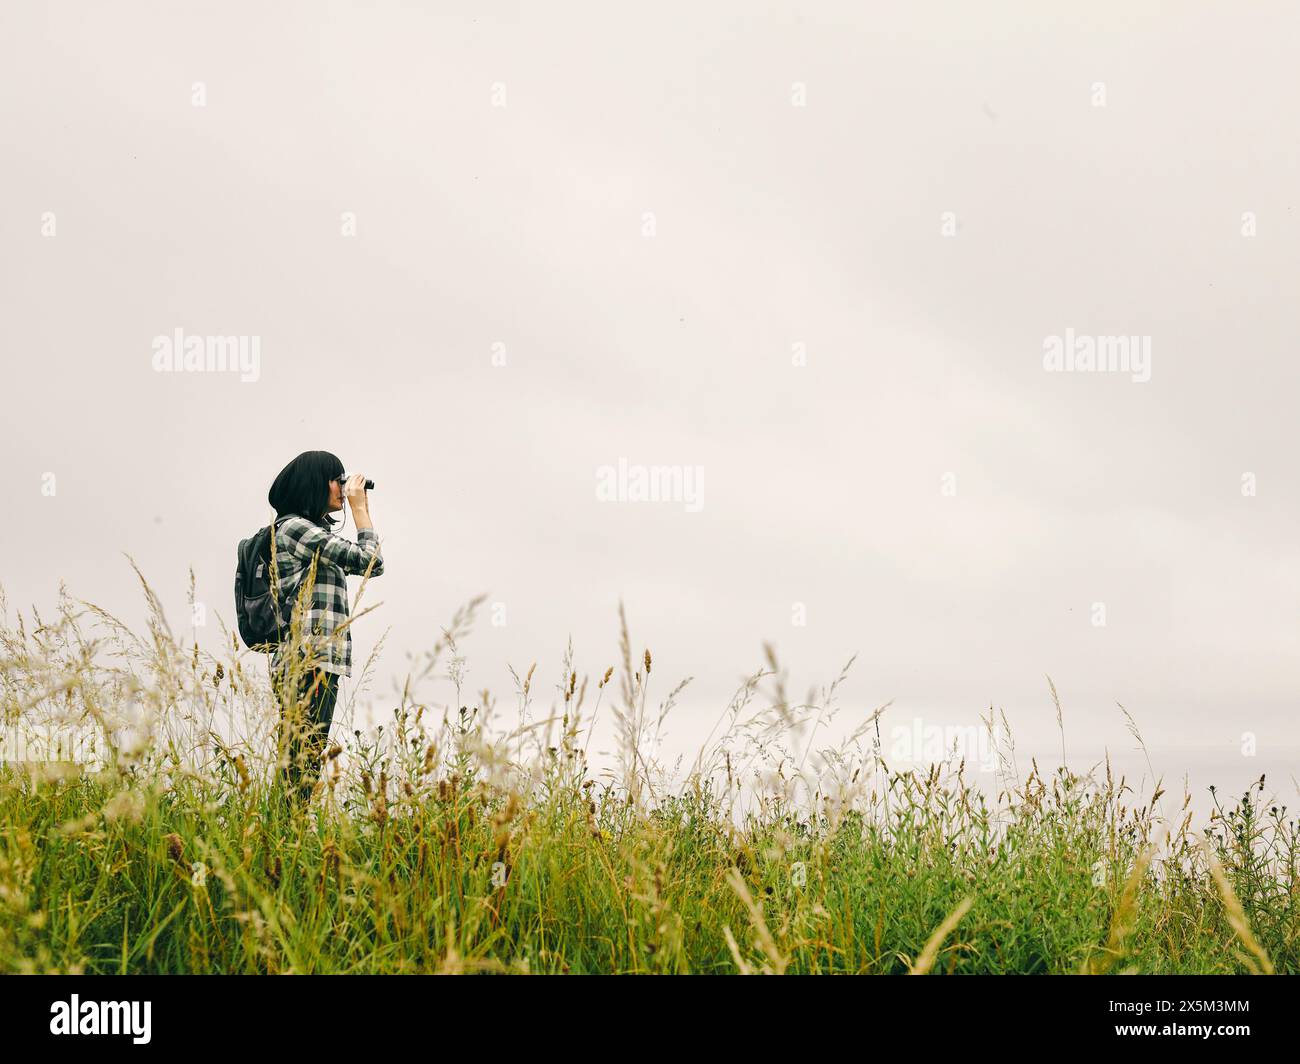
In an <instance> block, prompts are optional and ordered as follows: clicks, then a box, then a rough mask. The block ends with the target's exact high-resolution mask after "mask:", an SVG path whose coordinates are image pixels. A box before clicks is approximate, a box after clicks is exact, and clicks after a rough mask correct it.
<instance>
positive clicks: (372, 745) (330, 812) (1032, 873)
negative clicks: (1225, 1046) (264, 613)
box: [0, 587, 1300, 973]
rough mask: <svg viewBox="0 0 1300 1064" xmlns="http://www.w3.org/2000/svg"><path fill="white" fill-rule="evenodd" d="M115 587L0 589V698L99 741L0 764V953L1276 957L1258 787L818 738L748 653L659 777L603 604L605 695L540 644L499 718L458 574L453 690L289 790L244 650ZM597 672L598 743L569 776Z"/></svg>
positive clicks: (1293, 888) (442, 958)
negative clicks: (1177, 784) (543, 667)
mask: <svg viewBox="0 0 1300 1064" xmlns="http://www.w3.org/2000/svg"><path fill="white" fill-rule="evenodd" d="M146 594H147V595H148V597H149V602H150V606H151V620H150V624H149V631H148V632H147V633H146V634H144V635H136V634H134V633H131V632H130V631H129V630H128V629H127V628H126V627H125V626H124V625H121V624H120V622H117V621H116V620H115V619H113V618H112V617H111V616H109V615H108V614H106V613H105V612H104V611H102V610H99V609H98V608H96V607H92V606H89V604H84V603H82V604H79V605H80V607H84V608H79V607H78V604H77V603H76V602H75V601H74V600H69V599H66V597H65V599H64V600H63V602H62V606H61V610H60V617H59V619H58V620H57V621H55V622H53V623H49V624H46V623H43V622H40V620H39V618H37V619H36V622H35V624H34V625H33V626H31V627H30V628H29V627H28V625H26V624H25V623H24V622H23V620H22V618H19V619H18V621H17V623H16V624H14V625H11V624H10V623H9V620H8V615H7V613H6V614H5V615H4V621H3V625H2V626H0V639H3V655H4V658H3V673H2V674H0V675H2V676H3V686H2V687H0V697H2V698H3V707H4V711H5V719H6V722H7V723H8V725H9V726H10V727H15V726H26V725H29V724H31V723H32V722H33V721H36V720H38V719H39V720H40V721H42V722H44V723H47V724H48V723H49V722H50V721H51V720H54V719H55V717H54V716H52V715H53V714H56V713H61V714H63V715H64V718H66V719H71V720H72V721H75V722H76V723H77V724H78V726H80V727H83V728H89V729H91V730H92V731H94V732H95V733H96V735H97V737H98V739H99V740H100V743H101V747H102V749H103V751H104V759H103V767H102V768H101V769H99V770H97V771H93V772H92V771H86V772H81V773H72V774H67V775H65V776H61V775H60V774H59V773H58V772H56V771H54V770H53V769H52V768H49V767H47V768H46V769H44V770H36V771H27V770H25V769H22V768H15V767H13V766H9V767H6V768H5V769H4V770H3V771H0V970H3V971H6V972H84V973H112V972H122V973H139V972H162V973H185V972H223V973H240V972H248V973H254V972H256V973H279V972H302V973H306V972H358V973H361V972H365V973H374V972H476V971H496V972H534V973H536V972H573V973H577V972H583V973H623V972H638V973H669V972H683V973H685V972H695V973H701V972H710V973H723V972H742V971H743V972H751V971H752V972H785V973H795V972H800V973H847V972H852V973H904V972H908V971H909V970H912V969H916V970H920V971H930V972H933V973H1000V972H1014V973H1066V972H1069V973H1074V972H1081V971H1093V972H1152V973H1154V972H1183V973H1193V972H1196V973H1228V972H1253V971H1277V972H1295V971H1297V970H1300V940H1298V937H1300V910H1298V908H1297V903H1298V901H1300V885H1298V884H1300V880H1298V879H1297V865H1296V859H1297V847H1296V831H1297V822H1296V821H1295V819H1294V818H1292V819H1288V818H1287V811H1286V809H1285V808H1269V807H1265V806H1264V805H1263V804H1262V796H1263V794H1264V783H1263V781H1262V780H1261V781H1260V783H1259V784H1258V786H1256V787H1252V788H1251V790H1250V792H1248V793H1247V794H1245V795H1243V796H1242V797H1241V798H1240V799H1239V800H1238V801H1237V802H1236V803H1234V804H1232V805H1231V806H1230V807H1229V808H1226V809H1224V808H1217V809H1216V812H1215V813H1214V815H1213V818H1212V821H1211V822H1210V823H1209V824H1208V825H1206V828H1207V830H1206V831H1204V832H1200V831H1196V830H1193V827H1192V824H1191V819H1192V818H1191V815H1190V814H1189V813H1188V812H1187V809H1188V807H1189V802H1190V798H1189V797H1188V796H1186V795H1184V796H1183V799H1182V804H1181V806H1174V803H1172V802H1171V800H1170V796H1169V795H1164V794H1161V793H1159V790H1158V787H1157V789H1156V793H1153V794H1152V795H1150V796H1149V797H1145V798H1144V797H1139V796H1137V795H1134V794H1133V792H1132V791H1131V790H1130V789H1129V787H1128V786H1127V785H1126V784H1125V783H1124V782H1123V781H1122V780H1120V779H1115V778H1112V777H1111V776H1110V773H1109V770H1107V772H1106V775H1105V777H1104V778H1099V779H1094V778H1091V777H1089V776H1080V775H1077V774H1075V773H1072V772H1070V771H1069V770H1067V769H1059V770H1057V771H1055V772H1047V771H1045V770H1044V771H1040V770H1039V768H1038V767H1037V765H1032V766H1031V767H1030V768H1029V770H1028V771H1027V772H1026V773H1025V774H1024V776H1023V778H1022V777H1021V776H1020V773H1019V772H1018V771H1017V770H1016V769H1015V767H1014V752H1013V751H1012V752H1011V753H1010V755H1009V756H1008V757H1007V759H1006V761H1005V763H1004V764H1003V769H1002V771H1000V772H999V774H998V779H999V787H998V788H997V792H996V794H994V795H992V796H986V795H985V794H984V793H983V791H982V790H981V789H980V788H978V787H976V786H974V785H973V783H972V781H971V780H970V779H969V778H968V776H967V772H966V770H965V768H964V767H963V766H962V765H961V764H956V763H951V762H949V763H945V764H943V765H937V766H934V767H933V768H931V769H930V770H929V771H928V772H897V771H893V770H891V769H890V768H889V766H888V765H887V764H886V763H885V761H884V759H883V758H882V757H881V754H880V750H879V746H878V744H874V743H871V742H870V741H869V739H870V735H871V729H870V728H859V729H858V731H857V732H855V733H854V735H853V736H852V737H851V738H850V740H849V741H848V742H846V743H845V744H843V745H841V746H839V747H837V748H834V749H830V750H824V749H821V748H819V747H817V746H816V745H815V741H816V736H817V731H816V727H815V725H813V724H812V722H813V721H814V720H820V721H824V720H825V719H827V717H828V715H830V714H831V713H833V711H834V707H833V703H834V696H835V688H836V686H837V685H838V683H839V681H838V680H837V681H836V683H835V684H832V685H831V687H830V688H829V690H827V691H826V692H825V693H824V697H823V699H822V700H821V701H819V702H812V701H811V700H810V702H809V703H808V704H804V705H795V704H792V703H791V702H790V700H789V699H788V698H786V695H785V690H784V672H783V670H782V669H780V668H779V666H778V665H777V662H776V658H775V654H774V653H773V652H772V651H771V650H770V649H769V650H768V667H767V668H765V669H760V670H759V671H758V672H756V673H755V674H754V676H753V677H751V678H750V679H749V680H748V681H747V682H746V683H745V684H744V685H743V686H742V688H741V690H740V691H738V692H737V696H736V698H735V699H734V700H733V702H732V704H731V705H730V706H729V707H727V709H726V711H725V712H724V713H723V720H722V721H720V722H719V723H720V724H721V723H722V722H723V721H726V722H727V725H728V726H727V728H726V729H725V730H724V732H723V734H722V735H721V736H719V737H718V738H716V739H713V738H712V737H711V739H710V741H709V743H708V744H706V747H705V748H704V749H702V750H701V752H700V756H699V757H698V758H697V759H696V762H695V764H694V766H692V768H691V770H690V771H688V772H687V773H685V774H684V775H683V776H682V777H681V778H680V779H677V781H676V783H675V784H673V780H674V779H675V778H676V777H674V776H673V774H670V773H668V772H666V771H665V770H664V769H663V768H662V766H659V765H658V764H657V762H656V761H655V759H654V757H653V756H652V753H651V752H652V750H653V749H654V743H653V736H654V735H655V734H657V732H658V730H659V727H660V725H661V723H662V720H663V718H664V717H665V716H666V715H667V713H668V711H669V710H670V709H671V706H672V703H673V700H674V698H675V696H676V694H677V693H678V692H679V691H680V690H681V687H682V686H683V685H678V687H677V689H676V690H674V691H673V692H672V693H671V694H670V695H669V696H668V697H667V698H666V700H665V701H664V702H663V703H662V704H661V706H660V707H659V709H658V710H657V711H656V712H652V713H648V712H647V689H648V687H649V686H650V682H651V673H652V671H654V670H655V669H658V668H659V667H660V666H659V665H658V664H657V663H656V664H654V665H653V667H652V664H651V659H650V656H649V653H648V652H647V653H646V654H645V655H644V657H643V658H642V659H639V660H638V659H634V658H633V655H632V653H631V651H630V641H629V639H628V636H627V628H626V625H625V624H624V625H623V628H622V642H621V657H622V662H621V669H620V670H619V671H620V675H619V682H618V688H619V690H618V691H617V693H615V690H614V687H615V685H614V684H613V683H611V682H610V680H611V677H612V674H613V670H611V671H609V672H604V679H596V680H594V681H593V683H592V684H591V685H589V684H588V683H587V681H586V680H580V678H579V677H578V675H577V670H576V669H574V668H573V667H572V651H571V650H570V652H569V654H567V655H566V656H565V660H564V663H563V670H562V673H561V680H560V683H559V684H558V686H557V688H556V693H555V696H554V703H553V706H552V707H550V710H549V711H548V712H547V713H545V714H540V715H539V714H537V713H536V712H535V711H534V708H533V705H532V700H533V698H534V697H535V691H534V690H533V687H532V678H533V670H529V672H528V673H527V676H526V678H523V679H518V682H517V690H516V692H515V696H516V697H515V702H516V709H517V713H518V723H516V724H515V725H514V726H513V727H502V726H501V725H500V718H501V715H502V714H501V708H500V707H499V706H498V704H497V703H496V701H495V700H494V699H493V698H492V696H491V695H490V694H489V693H487V692H484V693H482V694H481V695H480V696H479V698H478V700H477V704H476V705H475V706H473V707H469V706H466V707H464V708H460V707H461V700H460V690H459V688H460V685H461V682H462V680H463V677H464V674H465V671H464V659H463V658H461V657H460V655H459V642H460V641H461V640H463V638H464V636H465V634H466V632H467V631H468V629H469V627H470V625H471V624H472V621H473V616H474V608H475V606H476V605H477V601H478V600H476V602H475V603H471V604H469V605H468V606H467V607H466V608H465V609H463V610H462V611H461V612H460V613H458V614H457V617H456V618H455V619H454V620H453V622H452V625H451V627H450V628H449V629H447V630H446V631H445V632H444V635H443V638H442V639H440V640H439V642H438V644H437V645H436V646H435V647H434V649H433V650H432V651H431V652H430V653H429V654H428V656H427V658H426V659H425V660H424V662H423V664H422V666H421V668H420V669H418V670H417V672H418V675H417V676H416V677H415V679H417V680H418V679H421V678H427V677H429V676H433V675H437V676H439V677H445V678H447V679H448V680H450V681H451V684H452V685H454V686H455V687H456V688H457V691H456V700H455V703H453V704H452V705H451V706H448V707H446V708H445V709H444V708H440V707H434V706H431V705H426V704H424V703H420V702H417V701H416V700H415V699H414V698H413V697H409V696H408V697H406V698H403V700H402V705H400V706H399V707H398V708H397V709H396V710H395V712H394V716H393V718H392V720H390V721H389V722H388V726H387V728H386V729H385V732H384V733H383V734H380V733H379V732H375V733H373V734H370V735H366V734H361V733H355V734H354V735H353V736H352V737H351V738H349V740H348V742H347V743H346V744H340V745H341V746H342V753H341V755H340V756H338V757H336V758H334V759H332V760H330V761H328V762H327V764H326V767H325V770H324V772H323V773H322V779H321V785H320V788H319V791H318V794H317V797H316V798H315V800H314V802H313V805H312V809H311V811H310V812H309V813H306V814H304V813H302V812H301V811H296V810H290V809H286V808H285V806H284V804H283V803H282V802H281V801H280V800H279V792H278V790H277V789H275V788H274V787H272V786H271V784H270V782H269V781H270V780H271V779H272V778H273V777H272V769H273V767H274V765H273V762H274V747H275V744H274V742H273V741H270V737H271V736H273V735H274V732H275V721H276V714H275V711H274V710H273V709H272V703H271V701H270V696H269V693H268V691H267V690H266V683H265V680H264V679H260V678H259V677H260V676H261V675H262V673H263V672H264V667H263V666H262V663H261V659H260V658H259V657H258V656H256V655H251V654H247V653H245V654H244V655H243V657H242V658H240V659H238V660H236V657H235V655H234V653H233V652H227V653H225V654H224V655H223V656H222V659H221V661H220V662H218V660H217V658H216V657H214V656H212V655H211V654H208V653H206V652H202V651H200V650H199V649H198V648H196V647H192V646H191V647H187V646H184V645H182V643H181V642H180V641H179V640H177V639H176V638H174V637H173V636H172V634H171V632H170V630H169V629H168V628H167V625H166V622H165V620H164V619H163V617H162V614H161V610H159V609H158V608H157V603H156V600H155V599H153V596H152V593H150V592H148V589H147V587H146ZM2 606H3V603H2V602H0V607H2ZM88 626H90V627H91V628H93V630H88ZM224 645H225V646H226V647H230V646H231V643H230V641H229V638H228V635H227V637H226V640H225V643H224ZM250 661H252V662H254V663H255V664H254V665H250ZM372 661H373V658H372ZM634 661H635V666H634ZM367 668H369V664H368V665H367ZM440 670H441V671H440ZM602 672H603V670H602ZM596 676H597V677H599V676H600V673H599V672H598V673H597V674H596ZM840 678H841V679H843V674H841V677H840ZM413 686H414V685H413ZM589 686H590V687H591V689H592V694H591V696H590V697H588V690H589ZM606 698H607V699H608V700H609V705H608V706H607V707H606V708H605V709H604V712H606V713H607V714H609V715H611V716H612V718H613V723H614V726H615V729H616V732H617V735H618V740H619V747H620V749H619V770H618V771H617V772H616V773H614V775H613V776H611V777H602V778H593V777H592V774H591V772H590V771H589V769H588V761H587V756H586V750H585V739H586V734H589V728H590V725H591V722H592V720H593V719H594V717H595V716H596V715H598V714H599V713H600V712H601V711H602V710H601V706H602V700H603V699H606ZM127 702H130V703H132V704H137V705H143V706H145V707H147V708H148V709H149V711H150V715H149V717H148V719H149V720H150V721H151V727H150V729H149V736H148V738H147V740H146V741H143V742H140V741H132V742H131V743H130V744H127V743H124V742H122V741H121V740H120V739H118V738H115V733H114V731H113V728H112V725H113V723H114V721H115V718H114V716H113V714H114V712H115V710H116V709H117V708H118V707H120V706H121V705H122V704H125V703H127ZM589 703H594V705H591V706H590V707H589ZM584 710H586V711H585V712H584ZM240 714H242V716H240ZM435 718H436V723H434V721H435ZM874 720H875V717H874V716H873V718H872V722H874ZM222 724H224V725H225V728H224V730H223V728H222V727H220V726H219V725H222ZM338 731H339V730H338V729H337V728H336V732H335V735H336V737H337V735H338ZM810 750H811V751H812V752H813V757H811V758H809V756H808V754H809V751H810ZM810 765H812V766H816V767H815V768H811V767H807V766H810ZM746 787H747V788H748V789H747V790H746ZM745 794H748V795H749V798H748V799H745V798H744V797H743V796H744V795H745ZM1166 807H1170V808H1172V809H1173V812H1172V815H1171V816H1166V815H1164V814H1163V813H1162V812H1161V810H1162V809H1164V808H1166ZM1202 840H1204V843H1205V844H1204V845H1202Z"/></svg>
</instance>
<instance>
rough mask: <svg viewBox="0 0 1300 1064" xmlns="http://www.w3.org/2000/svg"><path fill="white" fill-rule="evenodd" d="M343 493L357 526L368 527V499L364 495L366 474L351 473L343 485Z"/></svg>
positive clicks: (369, 525)
mask: <svg viewBox="0 0 1300 1064" xmlns="http://www.w3.org/2000/svg"><path fill="white" fill-rule="evenodd" d="M343 495H344V497H345V498H346V499H347V500H348V505H349V506H351V507H352V519H353V521H355V522H356V526H357V528H370V527H371V524H370V500H369V499H368V498H367V497H366V476H365V474H364V473H353V474H352V475H351V476H350V477H348V482H347V483H346V484H344V485H343Z"/></svg>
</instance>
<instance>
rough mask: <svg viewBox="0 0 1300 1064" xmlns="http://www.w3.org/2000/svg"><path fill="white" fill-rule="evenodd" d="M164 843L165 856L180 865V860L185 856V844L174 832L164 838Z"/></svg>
mask: <svg viewBox="0 0 1300 1064" xmlns="http://www.w3.org/2000/svg"><path fill="white" fill-rule="evenodd" d="M166 842H167V856H168V857H170V858H171V859H172V860H173V861H175V862H176V863H177V864H180V863H181V858H182V857H183V856H184V854H185V844H184V843H183V842H182V841H181V837H180V836H179V835H177V834H176V832H174V831H173V832H171V833H170V834H169V835H167V836H166Z"/></svg>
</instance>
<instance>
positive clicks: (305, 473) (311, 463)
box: [266, 451, 344, 530]
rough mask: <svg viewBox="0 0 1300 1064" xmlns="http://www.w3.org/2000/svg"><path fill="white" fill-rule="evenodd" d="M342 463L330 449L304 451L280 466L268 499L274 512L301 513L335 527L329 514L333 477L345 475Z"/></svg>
mask: <svg viewBox="0 0 1300 1064" xmlns="http://www.w3.org/2000/svg"><path fill="white" fill-rule="evenodd" d="M343 471H344V469H343V463H342V462H341V461H339V458H338V456H337V455H333V454H330V452H329V451H303V453H302V454H300V455H299V456H298V457H297V458H295V459H294V460H293V461H292V462H290V463H289V464H288V465H287V466H285V467H284V468H283V469H281V470H280V473H279V475H278V476H277V477H276V478H275V482H274V483H273V484H272V485H271V490H270V491H268V492H267V493H266V499H267V502H269V503H270V504H271V505H272V506H273V507H274V508H275V516H276V517H283V516H284V515H285V514H300V515H301V516H303V517H305V518H307V519H308V520H309V521H315V522H316V524H318V525H320V526H321V527H322V528H328V529H331V530H332V529H333V528H334V522H333V520H332V519H331V518H330V516H329V512H328V511H329V504H330V481H331V480H333V479H334V478H335V477H341V476H342V475H343Z"/></svg>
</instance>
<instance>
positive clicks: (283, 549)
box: [271, 516, 384, 676]
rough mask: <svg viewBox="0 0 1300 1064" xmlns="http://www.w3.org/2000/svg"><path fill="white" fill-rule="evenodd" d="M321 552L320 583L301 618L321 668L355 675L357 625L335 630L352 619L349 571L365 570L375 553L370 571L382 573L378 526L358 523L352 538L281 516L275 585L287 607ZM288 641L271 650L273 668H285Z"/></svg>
mask: <svg viewBox="0 0 1300 1064" xmlns="http://www.w3.org/2000/svg"><path fill="white" fill-rule="evenodd" d="M317 555H319V560H318V561H317V562H316V583H315V586H314V587H313V588H312V589H311V591H310V592H309V593H308V597H307V600H306V602H305V603H304V614H303V618H302V620H303V632H304V637H303V639H304V644H305V648H306V650H307V653H308V654H309V656H310V657H311V658H312V659H313V661H314V663H315V664H316V665H317V666H318V667H319V668H321V669H324V670H325V671H326V672H333V673H341V674H343V675H346V676H351V675H352V631H351V629H350V628H348V629H346V630H344V632H343V634H342V636H341V637H336V636H334V632H335V630H336V629H337V628H338V627H339V626H340V625H341V624H343V622H344V621H346V620H347V619H348V582H347V577H348V575H349V574H351V575H354V576H359V575H361V574H363V573H365V571H366V567H367V566H368V565H370V563H371V559H372V558H373V559H374V566H373V568H371V570H370V575H371V576H379V575H380V574H381V573H383V571H384V559H383V556H382V555H381V554H380V552H379V536H378V534H377V533H376V532H375V530H374V529H373V528H359V529H357V541H356V542H355V543H353V542H352V541H351V540H350V539H344V538H343V537H342V536H336V535H334V534H333V533H332V532H328V531H326V530H325V529H323V528H321V527H320V525H317V524H315V523H314V522H312V521H308V520H307V518H305V517H298V516H293V517H288V518H285V519H284V520H283V521H282V522H280V523H279V524H278V525H277V526H276V530H275V580H276V583H275V586H276V587H277V588H278V589H279V595H280V602H281V603H283V604H285V605H286V606H287V607H288V610H292V609H293V606H294V603H295V602H296V600H297V594H298V592H299V590H300V585H301V583H302V581H303V580H304V579H305V578H306V576H307V572H308V569H309V568H310V566H311V562H312V558H313V557H315V556H317ZM288 610H286V616H287V615H288ZM287 645H288V641H287V640H286V641H285V643H282V644H281V645H280V647H279V648H277V649H276V650H275V651H274V652H273V653H272V655H271V668H272V670H273V671H274V670H278V669H279V668H280V666H281V651H282V650H283V648H284V647H285V646H287Z"/></svg>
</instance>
